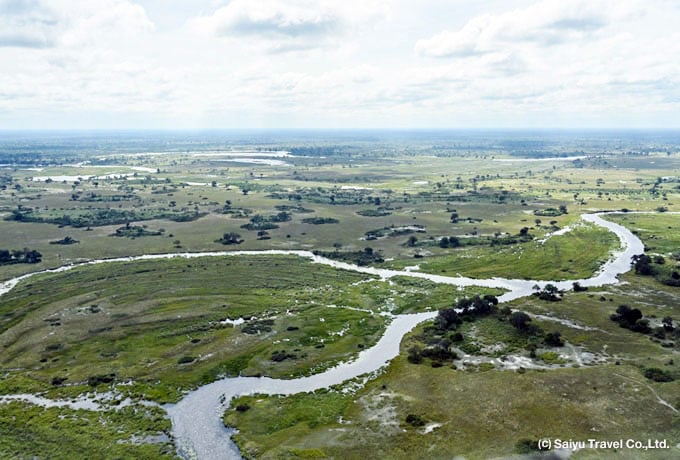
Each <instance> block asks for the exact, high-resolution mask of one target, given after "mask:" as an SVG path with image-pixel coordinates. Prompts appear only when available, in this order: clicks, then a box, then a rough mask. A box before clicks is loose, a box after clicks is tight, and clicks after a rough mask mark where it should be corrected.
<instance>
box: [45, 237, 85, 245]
mask: <svg viewBox="0 0 680 460" xmlns="http://www.w3.org/2000/svg"><path fill="white" fill-rule="evenodd" d="M76 243H80V241H78V240H76V239H73V238H71V237H70V236H65V237H64V238H63V239H61V240H56V241H50V244H63V245H69V244H76Z"/></svg>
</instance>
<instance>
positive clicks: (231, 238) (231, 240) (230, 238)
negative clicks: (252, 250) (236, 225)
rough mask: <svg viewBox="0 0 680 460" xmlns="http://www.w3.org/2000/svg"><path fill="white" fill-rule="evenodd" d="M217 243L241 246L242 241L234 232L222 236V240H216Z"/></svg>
mask: <svg viewBox="0 0 680 460" xmlns="http://www.w3.org/2000/svg"><path fill="white" fill-rule="evenodd" d="M217 241H218V242H219V243H222V244H241V243H243V240H242V239H241V235H239V234H238V233H234V232H228V233H225V234H224V235H222V238H221V239H219V240H217Z"/></svg>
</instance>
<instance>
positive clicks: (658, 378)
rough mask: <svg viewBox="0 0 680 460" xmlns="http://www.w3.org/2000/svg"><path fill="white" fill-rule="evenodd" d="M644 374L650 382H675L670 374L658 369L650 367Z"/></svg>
mask: <svg viewBox="0 0 680 460" xmlns="http://www.w3.org/2000/svg"><path fill="white" fill-rule="evenodd" d="M643 374H644V376H645V377H647V378H648V379H649V380H654V381H655V382H672V381H673V380H675V378H674V377H673V375H671V373H670V372H668V371H665V370H663V369H659V368H657V367H648V368H647V369H645V370H644V372H643Z"/></svg>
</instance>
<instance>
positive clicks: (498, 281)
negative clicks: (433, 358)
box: [0, 213, 644, 459]
mask: <svg viewBox="0 0 680 460" xmlns="http://www.w3.org/2000/svg"><path fill="white" fill-rule="evenodd" d="M603 214H606V213H596V214H583V215H582V216H581V218H582V219H583V220H585V221H586V222H590V223H593V224H595V225H598V226H601V227H604V228H607V229H608V230H610V231H612V232H613V233H615V234H616V235H617V237H618V238H619V240H620V241H621V248H620V249H619V250H618V251H616V252H615V253H614V254H612V257H611V258H610V259H609V260H608V261H607V262H606V263H605V264H604V265H603V266H602V267H601V269H600V270H599V271H598V273H597V274H595V276H593V277H591V278H587V279H581V280H569V281H557V282H550V281H534V280H518V279H505V278H491V279H486V280H484V279H473V278H467V277H462V276H460V277H450V276H441V275H433V274H429V273H420V272H417V271H402V270H389V269H382V268H374V267H360V266H357V265H353V264H349V263H344V262H338V261H335V260H331V259H327V258H324V257H320V256H316V255H314V254H313V253H311V252H309V251H295V250H265V251H218V252H201V253H172V254H151V255H142V256H134V257H120V258H115V259H103V260H93V261H89V262H84V263H81V264H73V265H66V266H63V267H59V268H56V269H50V270H43V271H40V272H35V273H30V274H27V275H23V276H19V277H17V278H14V279H11V280H9V281H6V282H4V283H0V295H3V294H5V293H7V292H9V291H10V290H11V289H12V288H14V287H15V286H16V285H17V284H18V283H19V282H21V281H23V280H25V279H27V278H30V277H32V276H35V275H36V274H40V273H58V272H62V271H66V270H71V269H73V268H75V267H79V266H83V265H93V264H100V263H107V262H126V261H135V260H152V259H167V258H173V257H183V258H194V257H208V256H239V255H262V254H271V255H296V256H299V257H305V258H308V259H311V260H312V262H313V263H319V264H324V265H329V266H332V267H335V268H338V269H343V270H351V271H355V272H360V273H366V274H371V275H375V276H378V277H380V278H383V279H389V278H392V277H394V276H407V277H412V278H422V279H427V280H429V281H432V282H435V283H444V284H451V285H456V286H484V287H491V288H502V289H505V290H507V291H508V292H506V293H505V294H503V295H502V296H500V297H499V301H500V302H508V301H510V300H514V299H518V298H520V297H525V296H528V295H531V294H532V292H534V291H533V287H534V286H535V285H538V286H539V287H543V286H545V285H546V284H548V283H552V284H554V285H555V286H557V287H558V288H559V289H564V290H569V289H571V288H572V286H573V283H574V282H575V281H578V282H579V283H580V284H581V285H582V286H589V287H597V286H603V285H606V284H613V283H616V282H617V281H618V279H617V277H618V275H620V274H622V273H625V272H627V271H629V270H630V268H631V257H632V256H633V255H635V254H640V253H642V252H644V245H643V243H642V241H640V239H639V238H638V237H636V236H635V235H633V233H631V232H630V231H629V230H628V229H626V228H625V227H623V226H621V225H619V224H616V223H613V222H610V221H607V220H604V219H603V218H602V217H601V216H602V215H603ZM435 315H436V312H426V313H417V314H409V315H397V316H395V317H394V319H393V320H392V321H391V323H390V324H389V325H388V326H387V328H386V330H385V333H384V334H383V336H382V338H381V339H380V340H379V341H378V342H377V343H376V345H375V346H373V347H371V348H370V349H367V350H364V351H362V352H361V353H359V355H358V357H357V358H356V359H355V360H353V361H351V362H347V363H342V364H339V365H338V366H336V367H333V368H331V369H328V370H327V371H325V372H322V373H320V374H315V375H312V376H309V377H302V378H297V379H293V380H282V379H272V378H268V377H234V378H224V379H221V380H217V381H215V382H213V383H210V384H208V385H204V386H202V387H199V388H198V389H196V390H194V391H191V392H189V393H187V394H186V396H184V398H182V400H180V401H179V402H178V403H177V404H174V405H167V406H166V410H167V412H168V414H169V415H170V417H171V419H172V430H173V436H174V439H175V442H176V445H177V450H178V453H179V454H180V455H181V456H182V457H184V458H198V459H240V458H241V456H240V453H239V451H238V449H237V448H236V446H235V444H234V443H233V442H232V441H231V440H230V438H229V436H230V434H232V433H233V432H232V431H230V430H228V429H226V428H225V427H224V425H223V424H222V415H223V413H224V411H225V410H226V408H227V407H228V406H229V403H230V401H231V399H232V398H233V397H235V396H239V395H246V394H253V393H263V394H283V395H290V394H294V393H300V392H308V391H313V390H317V389H320V388H327V387H329V386H331V385H335V384H339V383H342V382H344V381H346V380H348V379H352V378H355V377H358V376H361V375H365V374H369V373H371V372H374V371H376V370H378V369H380V368H381V367H382V366H384V365H385V364H387V363H388V362H389V361H390V360H391V359H392V358H394V357H395V356H396V355H397V354H398V353H399V345H400V343H401V339H402V337H403V336H404V335H405V334H406V333H408V332H409V331H411V330H412V329H413V328H414V327H415V326H416V325H417V324H419V323H420V322H422V321H425V320H427V319H431V318H433V317H434V316H435Z"/></svg>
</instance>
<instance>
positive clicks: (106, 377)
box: [87, 374, 116, 387]
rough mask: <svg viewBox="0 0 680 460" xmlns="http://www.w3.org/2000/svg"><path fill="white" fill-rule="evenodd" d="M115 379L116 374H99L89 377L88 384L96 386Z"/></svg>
mask: <svg viewBox="0 0 680 460" xmlns="http://www.w3.org/2000/svg"><path fill="white" fill-rule="evenodd" d="M114 380H116V374H99V375H93V376H90V377H88V379H87V384H88V385H90V386H91V387H96V386H97V385H100V384H108V383H113V381H114Z"/></svg>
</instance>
